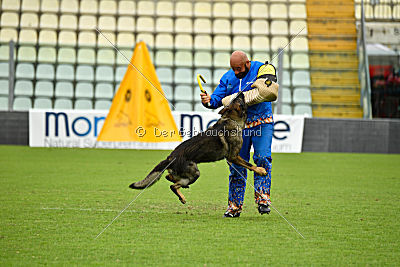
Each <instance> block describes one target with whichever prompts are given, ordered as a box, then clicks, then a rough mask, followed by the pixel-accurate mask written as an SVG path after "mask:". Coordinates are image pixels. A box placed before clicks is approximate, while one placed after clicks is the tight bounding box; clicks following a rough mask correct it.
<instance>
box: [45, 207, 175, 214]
mask: <svg viewBox="0 0 400 267" xmlns="http://www.w3.org/2000/svg"><path fill="white" fill-rule="evenodd" d="M41 209H42V210H73V211H85V212H86V211H93V212H117V211H120V210H116V209H92V208H71V207H65V208H64V207H43V208H41ZM125 212H128V213H167V212H163V211H147V210H127V211H125Z"/></svg>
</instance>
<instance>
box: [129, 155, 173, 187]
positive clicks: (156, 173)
mask: <svg viewBox="0 0 400 267" xmlns="http://www.w3.org/2000/svg"><path fill="white" fill-rule="evenodd" d="M169 163H170V160H168V159H166V160H163V161H161V162H160V163H158V165H157V166H155V167H154V169H153V170H152V171H151V172H150V173H149V174H148V175H147V176H146V178H144V179H143V180H141V181H139V182H136V183H133V184H131V185H130V186H129V187H130V188H132V189H144V188H146V187H149V186H152V185H153V184H155V183H156V182H157V181H158V180H160V178H161V175H162V173H163V172H164V171H165V168H167V166H168V164H169Z"/></svg>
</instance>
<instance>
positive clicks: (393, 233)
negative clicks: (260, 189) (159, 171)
mask: <svg viewBox="0 0 400 267" xmlns="http://www.w3.org/2000/svg"><path fill="white" fill-rule="evenodd" d="M167 154H168V151H133V150H101V149H56V148H52V149H50V148H47V149H46V148H29V147H16V146H0V182H1V184H0V193H1V194H0V196H1V215H0V216H1V224H0V225H1V226H0V244H1V252H0V253H1V254H0V258H1V260H0V263H1V265H39V264H49V265H69V264H73V265H101V266H104V265H114V264H124V265H162V266H163V265H187V266H189V265H190V266H205V265H207V266H212V265H249V266H253V265H293V264H296V265H322V264H324V265H349V264H357V265H375V264H379V265H399V264H400V261H399V259H400V249H399V247H400V246H399V240H400V222H399V221H400V215H399V214H400V208H399V207H400V164H399V163H400V155H377V154H326V153H302V154H274V155H273V160H274V161H273V172H272V192H271V193H272V195H271V199H272V203H273V204H274V205H275V207H276V208H277V209H278V210H279V211H280V212H281V213H282V214H283V215H284V216H285V217H286V218H287V219H288V220H289V221H290V222H292V223H293V224H294V225H295V226H296V227H297V229H298V230H299V231H300V232H301V233H302V234H303V235H304V236H305V239H302V238H301V237H300V236H299V235H298V234H297V233H296V232H295V231H294V230H293V229H292V228H291V227H290V226H289V225H288V224H287V223H286V222H285V221H284V220H283V219H282V218H281V217H280V216H279V215H278V214H277V213H276V212H274V211H273V212H271V214H270V215H263V216H261V215H259V214H258V213H257V211H256V205H255V204H254V201H253V188H251V186H249V185H248V187H247V193H246V198H245V207H244V210H243V213H242V216H241V217H240V218H234V219H230V218H222V214H223V213H224V211H225V208H226V204H227V192H228V178H227V175H228V168H227V164H226V163H225V162H224V161H220V162H216V163H208V164H201V165H200V171H201V173H202V174H201V177H200V179H199V180H198V181H197V182H196V183H195V184H194V185H192V186H191V187H190V189H184V190H183V191H182V192H183V194H184V195H185V196H186V198H187V204H186V205H182V204H181V203H180V202H179V201H178V199H177V197H176V196H175V195H174V194H173V193H172V192H171V191H170V190H169V185H170V183H169V182H168V181H166V180H165V179H161V180H160V181H159V182H158V183H157V184H155V185H154V186H153V187H151V188H148V189H147V190H145V191H144V192H143V193H142V194H141V195H140V196H139V198H138V199H137V200H136V201H135V202H133V203H132V204H131V206H130V207H129V208H128V209H127V210H126V211H125V212H124V213H123V214H122V215H121V216H120V217H119V218H118V219H117V220H116V221H115V222H114V223H113V224H112V225H111V226H110V227H109V228H108V229H107V230H106V231H105V232H104V233H103V234H102V235H100V237H99V238H98V239H95V237H96V235H98V234H99V233H100V232H101V230H102V229H103V228H104V227H105V226H106V225H107V224H109V223H110V222H111V220H112V219H113V218H114V217H115V216H117V215H118V213H119V212H120V211H121V210H122V209H123V208H124V207H125V206H126V205H128V204H129V202H131V201H132V200H133V199H134V198H135V196H137V195H138V194H139V193H140V192H142V191H133V190H131V189H129V188H128V185H129V184H130V183H131V182H134V181H137V180H139V179H142V178H143V177H144V176H145V175H146V174H147V173H148V172H149V171H150V170H151V169H152V167H153V166H154V165H155V164H156V163H158V162H159V161H160V160H161V159H163V158H164V157H165V156H166V155H167ZM250 177H251V179H249V182H253V178H252V175H251V176H250Z"/></svg>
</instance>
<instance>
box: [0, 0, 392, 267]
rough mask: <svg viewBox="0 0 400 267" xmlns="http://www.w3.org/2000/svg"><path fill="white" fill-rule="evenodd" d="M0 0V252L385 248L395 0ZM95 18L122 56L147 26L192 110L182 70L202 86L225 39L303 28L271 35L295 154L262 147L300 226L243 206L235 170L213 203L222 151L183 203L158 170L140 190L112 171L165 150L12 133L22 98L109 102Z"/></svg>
mask: <svg viewBox="0 0 400 267" xmlns="http://www.w3.org/2000/svg"><path fill="white" fill-rule="evenodd" d="M0 7H1V11H0V12H1V14H0V15H1V20H0V42H1V47H0V125H1V126H2V127H0V144H2V145H1V146H0V184H1V186H0V201H1V203H2V205H1V212H0V246H1V248H2V249H1V252H0V258H1V260H0V262H1V264H2V265H15V264H19V265H21V264H22V263H24V262H25V264H26V263H30V264H31V265H32V264H33V265H39V264H40V265H44V264H47V265H48V264H52V265H70V264H71V263H73V264H75V265H77V264H79V265H94V264H96V265H107V266H108V265H113V264H124V265H133V264H135V265H146V266H151V265H157V266H159V265H188V264H191V265H203V266H206V265H207V264H209V265H228V264H229V265H241V266H242V265H333V264H335V265H371V264H378V265H383V264H385V265H398V258H399V254H400V253H399V249H398V240H399V238H400V232H399V219H400V218H399V214H400V212H399V207H398V201H399V199H400V198H399V192H400V189H399V188H400V183H399V167H398V162H399V153H400V139H399V138H398V136H399V133H400V121H399V120H397V119H389V118H398V117H399V112H400V111H399V79H398V72H399V52H398V50H399V45H400V38H399V32H400V30H399V24H400V23H399V22H400V2H399V1H398V0H380V1H378V0H374V1H373V0H371V1H364V4H363V8H364V11H365V12H364V13H365V16H364V20H363V19H362V17H363V16H362V11H361V1H359V0H356V1H350V0H325V1H324V0H307V1H305V0H293V1H292V0H291V1H285V0H273V1H272V0H271V1H205V0H204V1H133V0H127V1H126V0H121V1H116V0H115V1H113V0H102V1H100V0H98V1H97V0H78V1H77V0H63V1H57V0H0ZM95 27H98V28H99V29H100V30H101V31H102V32H103V33H104V34H105V35H106V36H107V38H109V39H110V40H111V41H112V42H115V43H116V44H117V45H118V47H119V48H120V49H121V51H122V52H123V53H124V54H125V55H126V57H127V58H130V56H131V54H132V52H133V48H134V45H135V43H136V42H138V41H140V40H143V41H145V42H147V43H148V47H149V50H150V52H151V56H152V59H153V63H154V65H155V67H156V69H157V74H158V77H159V79H160V80H161V83H162V88H163V90H164V91H165V93H166V95H167V98H168V99H169V100H170V101H171V103H173V105H174V106H175V107H176V108H177V111H178V112H179V111H183V112H185V111H189V110H194V111H198V110H204V109H203V108H202V107H201V106H200V105H199V96H198V93H199V91H198V88H197V85H196V84H195V75H196V74H197V73H201V74H202V75H203V76H205V78H206V80H207V82H208V83H207V85H208V87H206V89H207V90H208V91H209V92H211V91H212V90H213V88H214V87H215V86H216V84H217V83H218V79H219V77H220V75H221V74H222V73H223V72H224V71H225V70H226V69H228V68H229V55H230V53H231V52H232V51H233V50H235V49H242V50H244V51H246V52H247V53H248V54H249V55H250V56H251V58H252V59H256V60H261V61H264V60H271V59H272V58H273V57H274V56H275V55H276V54H277V50H278V49H279V48H283V47H285V46H286V45H287V44H288V43H289V41H290V40H291V39H292V38H293V37H294V36H295V35H296V34H298V33H299V32H300V30H301V29H302V27H305V28H304V30H303V31H301V32H300V34H299V36H298V37H296V38H295V39H294V41H293V42H292V43H290V44H289V45H288V46H287V47H286V48H285V49H284V52H283V56H282V58H283V62H281V63H282V68H281V69H279V73H280V75H279V77H278V79H279V82H280V84H281V94H280V96H281V98H282V99H281V100H280V101H279V102H276V103H274V108H275V112H276V113H282V114H292V115H293V114H301V115H302V114H307V116H308V117H306V118H305V120H304V135H303V143H302V144H303V147H302V151H303V152H305V153H300V154H292V153H287V154H284V153H274V155H273V158H274V163H273V164H274V166H273V189H272V190H273V195H272V201H273V203H274V205H275V206H276V207H277V208H278V209H279V210H280V211H281V212H282V214H283V215H284V216H285V217H286V218H287V219H288V220H289V221H290V222H292V223H293V225H294V226H295V227H296V228H297V229H298V230H299V231H300V232H301V233H303V234H304V236H305V239H301V237H300V236H299V235H297V233H296V232H295V231H293V229H292V228H291V227H290V226H289V225H288V224H286V222H285V221H284V220H283V219H282V218H281V217H280V216H279V215H278V213H277V212H275V211H273V212H271V214H270V215H268V217H265V216H259V214H258V213H257V211H256V208H255V206H254V200H253V195H252V194H251V192H250V191H249V189H250V190H251V187H250V182H252V181H251V179H250V180H249V186H248V192H247V194H246V196H245V198H246V200H245V203H246V207H245V209H244V212H243V214H242V216H241V218H240V220H237V221H232V220H228V221H227V220H223V219H222V218H221V216H222V214H223V211H224V210H225V208H226V195H227V183H228V180H227V176H228V172H229V171H228V168H227V166H226V163H225V162H224V161H219V162H215V163H207V164H201V165H200V166H199V168H200V170H201V173H202V176H201V179H199V180H198V181H197V182H196V184H194V185H193V186H191V188H190V189H187V190H186V191H185V196H187V198H188V203H187V204H186V205H185V206H183V205H182V204H180V203H179V202H178V201H177V199H176V197H175V196H173V194H171V192H170V191H169V190H168V186H169V185H170V184H169V183H168V182H167V181H166V180H165V179H161V180H160V181H159V183H157V184H156V185H155V186H153V187H152V188H151V189H149V190H148V191H146V192H144V194H143V195H142V196H140V197H138V196H139V195H137V194H139V192H136V191H135V192H133V191H132V190H130V189H128V187H127V185H128V184H130V183H131V182H133V181H137V180H139V179H140V178H141V177H144V176H145V175H147V173H148V172H149V170H151V169H152V168H153V167H154V164H155V163H154V162H155V161H157V160H161V159H162V158H165V157H166V156H167V154H168V153H169V152H168V151H157V150H118V149H107V150H104V149H75V148H32V147H27V146H26V145H28V144H29V143H28V135H29V132H28V131H29V117H28V114H29V113H28V110H29V109H30V108H34V109H40V108H45V109H46V110H48V109H51V108H55V109H70V110H74V109H75V110H82V112H85V111H86V110H88V109H89V110H91V109H94V110H106V109H108V108H109V107H110V104H111V100H112V98H113V95H114V94H115V91H116V89H117V88H118V84H119V82H120V81H121V79H122V76H123V74H124V72H125V70H126V68H127V62H126V60H125V59H124V58H123V57H121V55H120V54H118V53H116V52H115V50H114V49H113V48H112V47H110V45H109V44H108V43H107V41H106V40H105V38H102V36H100V35H99V34H98V33H97V32H96V30H95V29H94V28H95ZM363 29H364V30H363ZM10 40H13V42H14V43H13V44H12V43H11V47H12V48H11V49H10V43H9V41H10ZM13 45H14V48H13ZM10 54H11V56H10ZM367 54H368V57H367ZM273 63H274V64H275V65H277V66H278V65H280V64H278V57H276V58H275V59H274V60H273ZM381 118H386V119H381ZM33 126H34V125H33ZM4 144H8V146H6V145H4ZM10 144H17V145H19V146H10ZM21 145H25V146H21ZM310 151H312V152H316V151H317V152H352V153H307V152H310ZM354 152H364V153H362V154H358V153H354ZM368 153H381V154H368ZM392 153H397V154H398V155H389V154H392ZM142 192H143V191H142ZM140 193H141V192H140ZM210 196H212V197H210ZM133 197H137V201H135V202H134V203H133V205H131V206H130V207H129V209H127V210H126V211H125V213H123V214H122V215H121V216H120V217H119V218H118V219H117V220H115V222H113V221H112V219H113V218H116V217H115V216H116V215H117V214H118V213H120V212H121V210H122V208H124V207H126V205H127V204H128V203H129V201H131V200H132V199H133ZM122 211H124V210H122ZM120 214H121V213H120ZM110 222H111V223H112V225H111V226H110V227H109V228H108V229H107V230H106V231H105V232H104V234H102V235H101V236H100V237H99V238H98V239H96V240H95V237H96V236H98V235H99V233H101V232H100V231H101V230H102V229H104V227H106V225H107V224H108V223H110ZM396 255H397V256H396Z"/></svg>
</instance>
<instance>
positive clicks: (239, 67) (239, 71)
mask: <svg viewBox="0 0 400 267" xmlns="http://www.w3.org/2000/svg"><path fill="white" fill-rule="evenodd" d="M249 64H250V62H249V61H247V62H246V63H245V64H232V65H231V67H232V70H233V71H234V72H235V76H236V78H238V79H243V78H244V77H245V76H246V75H247V73H248V72H249V66H248V65H249Z"/></svg>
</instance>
